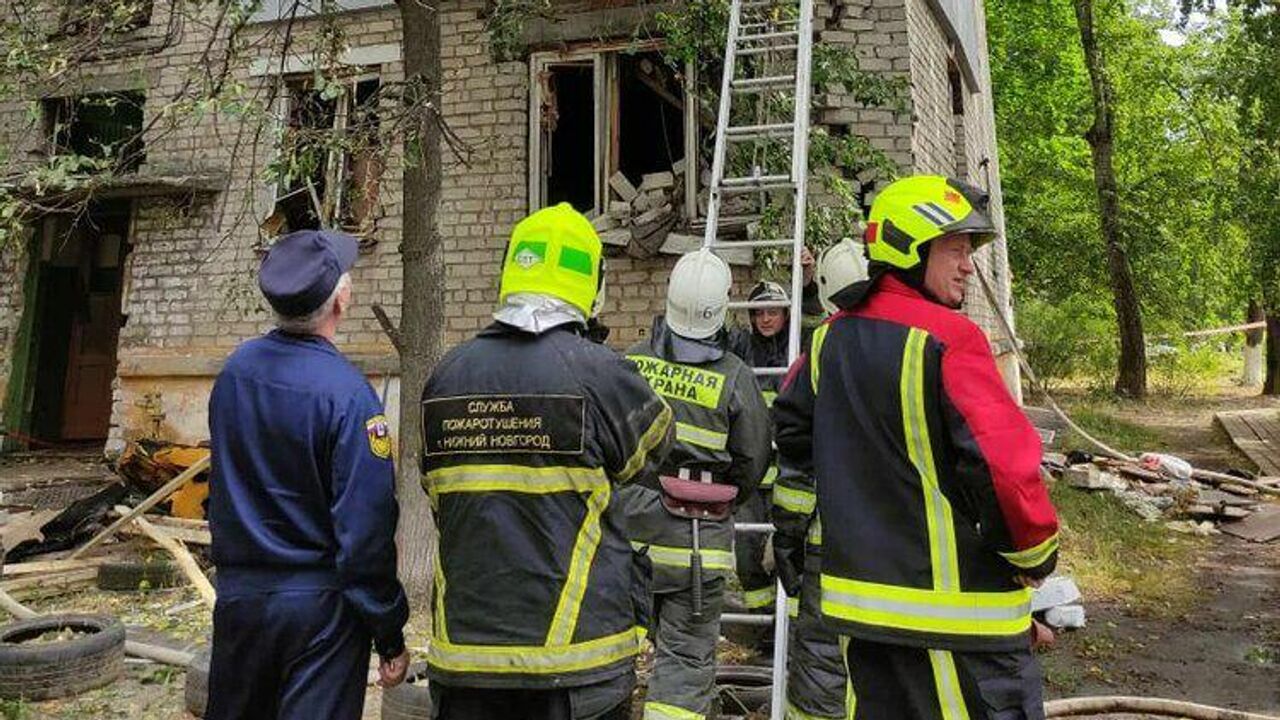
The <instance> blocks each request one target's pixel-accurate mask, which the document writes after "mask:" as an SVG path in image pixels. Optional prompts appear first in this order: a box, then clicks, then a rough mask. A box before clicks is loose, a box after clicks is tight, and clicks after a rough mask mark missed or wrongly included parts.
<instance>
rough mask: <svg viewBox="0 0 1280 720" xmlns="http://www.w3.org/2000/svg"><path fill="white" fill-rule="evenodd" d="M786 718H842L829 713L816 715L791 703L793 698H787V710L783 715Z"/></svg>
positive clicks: (825, 719)
mask: <svg viewBox="0 0 1280 720" xmlns="http://www.w3.org/2000/svg"><path fill="white" fill-rule="evenodd" d="M782 717H783V718H784V720H840V718H831V717H829V716H827V715H814V714H812V713H807V712H805V711H803V710H801V709H800V708H798V707H796V706H795V705H793V704H792V703H791V699H790V698H788V699H787V711H786V712H785V713H784V714H783V716H782Z"/></svg>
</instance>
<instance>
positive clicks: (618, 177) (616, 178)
mask: <svg viewBox="0 0 1280 720" xmlns="http://www.w3.org/2000/svg"><path fill="white" fill-rule="evenodd" d="M609 187H611V188H613V191H614V192H615V193H617V195H618V198H619V199H620V200H622V201H623V202H631V201H633V200H635V199H636V195H638V194H639V191H638V190H636V186H635V185H632V184H631V181H630V180H628V179H627V176H626V175H623V174H622V173H621V172H616V173H614V174H613V177H611V178H609Z"/></svg>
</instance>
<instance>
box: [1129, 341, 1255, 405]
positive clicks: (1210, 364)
mask: <svg viewBox="0 0 1280 720" xmlns="http://www.w3.org/2000/svg"><path fill="white" fill-rule="evenodd" d="M1164 347H1169V346H1164ZM1152 350H1153V348H1152V346H1150V345H1148V352H1147V363H1148V370H1149V372H1148V376H1147V381H1148V382H1149V383H1150V385H1151V389H1152V391H1154V392H1156V393H1159V394H1162V395H1173V396H1175V397H1185V396H1187V395H1188V394H1190V393H1193V392H1197V391H1205V390H1210V389H1213V388H1215V387H1217V386H1220V385H1222V384H1223V382H1224V381H1227V380H1230V379H1234V378H1237V377H1239V376H1240V373H1241V367H1240V366H1241V363H1242V359H1241V357H1240V352H1241V351H1240V348H1239V346H1238V343H1201V344H1198V345H1190V346H1187V345H1182V346H1173V347H1172V349H1170V350H1168V351H1165V352H1153V351H1152Z"/></svg>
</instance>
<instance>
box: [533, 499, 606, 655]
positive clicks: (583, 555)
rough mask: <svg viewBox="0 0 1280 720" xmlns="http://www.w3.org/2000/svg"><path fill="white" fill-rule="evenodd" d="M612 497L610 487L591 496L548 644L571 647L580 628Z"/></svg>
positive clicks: (553, 618)
mask: <svg viewBox="0 0 1280 720" xmlns="http://www.w3.org/2000/svg"><path fill="white" fill-rule="evenodd" d="M609 496H610V489H609V485H607V484H606V485H605V486H604V487H601V488H600V489H598V490H596V491H595V492H593V493H591V494H590V495H588V496H587V515H586V517H584V518H583V519H582V527H580V528H578V537H577V539H576V540H574V543H573V552H572V553H571V554H570V561H569V572H568V574H567V575H566V576H565V579H564V587H563V588H562V589H561V590H560V600H559V601H558V602H557V603H556V612H555V615H553V616H552V620H551V629H550V630H549V631H547V645H568V644H569V642H570V641H572V640H573V633H574V630H575V629H576V628H577V627H578V613H579V611H581V610H582V599H583V597H585V596H586V594H587V577H588V576H589V575H590V574H591V563H592V561H593V560H594V559H595V556H596V548H598V547H599V546H600V535H601V532H602V531H601V528H600V516H601V515H603V514H604V511H605V508H607V507H608V506H609Z"/></svg>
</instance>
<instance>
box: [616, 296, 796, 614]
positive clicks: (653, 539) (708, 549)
mask: <svg viewBox="0 0 1280 720" xmlns="http://www.w3.org/2000/svg"><path fill="white" fill-rule="evenodd" d="M627 357H628V358H630V359H631V360H633V361H634V362H635V363H636V365H637V367H639V369H640V373H641V374H642V375H643V376H644V377H645V378H646V379H648V381H649V384H650V385H652V386H653V389H654V390H656V391H657V393H658V394H659V395H661V396H662V397H663V398H664V399H665V400H666V401H667V403H668V404H670V406H671V409H672V411H673V413H674V414H675V426H676V431H675V434H676V439H675V442H674V443H673V444H672V446H671V452H670V453H669V454H668V455H667V458H666V461H665V462H663V463H662V466H661V468H660V473H659V474H661V475H670V476H677V475H678V474H679V471H680V470H681V469H686V470H688V471H689V478H690V479H691V480H699V479H701V473H702V471H707V472H709V473H710V474H711V479H712V481H713V482H717V483H725V484H729V485H734V486H736V487H737V488H738V500H737V502H738V503H742V502H745V501H746V499H747V498H748V497H749V496H750V495H751V493H754V492H755V491H756V488H757V487H758V486H759V485H760V480H761V478H763V477H764V474H765V471H766V470H767V469H768V467H769V464H770V461H771V459H772V457H773V448H772V446H771V444H770V441H771V440H772V432H773V428H772V424H771V422H770V420H769V410H768V408H767V407H766V406H765V403H764V398H763V397H762V396H761V394H760V386H759V385H757V384H756V379H755V375H754V373H752V372H751V369H750V368H749V367H747V366H746V364H744V363H743V362H742V361H741V360H739V359H738V357H737V356H736V355H733V354H732V353H729V352H726V351H725V350H724V348H723V342H720V343H710V344H708V343H703V342H694V341H690V340H687V339H684V338H681V337H679V336H676V335H675V334H674V333H672V332H671V331H670V329H668V328H667V324H666V322H665V320H664V319H663V318H658V319H657V321H656V322H655V323H654V328H653V333H652V335H651V337H650V339H649V340H648V341H647V342H646V341H642V342H640V343H637V344H636V345H634V346H632V347H631V349H630V350H628V351H627ZM625 502H626V506H627V519H628V530H629V534H630V536H631V540H632V541H634V542H635V543H637V544H638V545H640V546H643V547H645V548H647V552H648V556H649V559H650V560H651V561H652V563H653V588H654V590H655V591H657V592H662V591H666V590H679V589H683V588H687V587H689V585H690V575H689V565H690V562H689V554H690V548H692V547H693V531H692V526H691V524H690V521H689V520H685V519H680V518H677V517H674V516H672V515H670V514H669V513H668V512H667V511H666V510H665V509H664V508H663V507H662V504H661V493H660V492H659V490H658V486H657V483H656V482H655V481H653V480H648V479H646V480H645V481H644V482H641V483H638V484H637V485H636V486H635V487H630V488H627V490H626V499H625ZM700 525H701V527H700V532H699V539H700V547H701V550H702V567H703V569H704V571H706V572H707V573H708V576H709V577H712V576H716V575H727V574H730V573H732V572H733V571H734V555H733V521H732V519H729V520H725V521H722V522H711V521H701V523H700Z"/></svg>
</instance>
